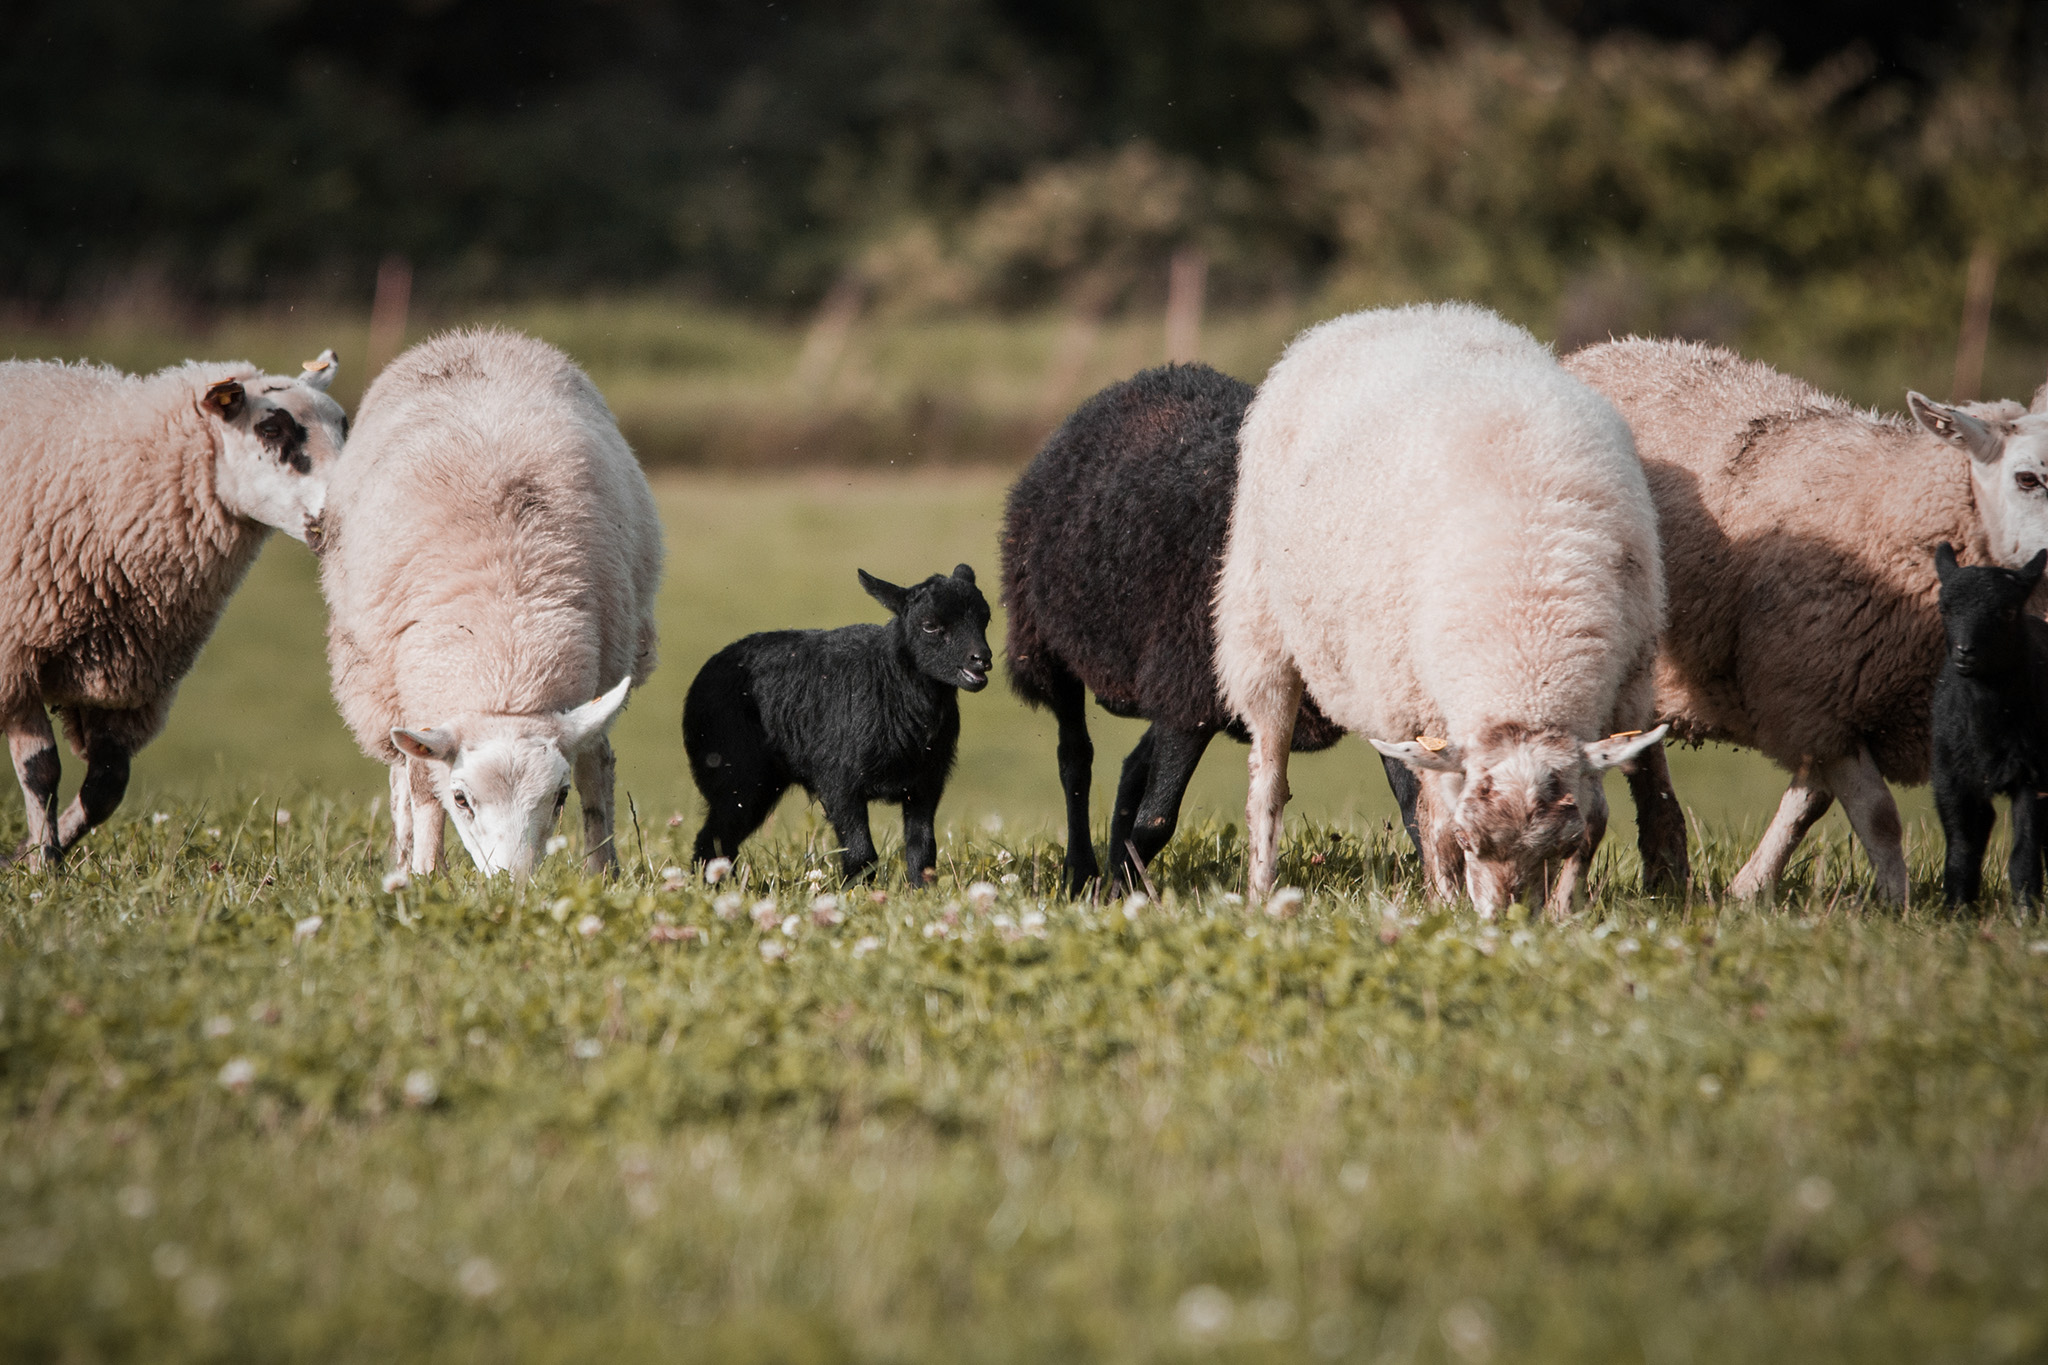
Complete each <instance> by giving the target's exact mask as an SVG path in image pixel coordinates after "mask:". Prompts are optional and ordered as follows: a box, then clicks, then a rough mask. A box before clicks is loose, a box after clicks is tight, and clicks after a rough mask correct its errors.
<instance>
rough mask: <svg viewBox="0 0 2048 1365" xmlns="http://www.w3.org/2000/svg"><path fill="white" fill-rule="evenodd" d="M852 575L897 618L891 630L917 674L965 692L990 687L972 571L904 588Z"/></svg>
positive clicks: (984, 608) (960, 569)
mask: <svg viewBox="0 0 2048 1365" xmlns="http://www.w3.org/2000/svg"><path fill="white" fill-rule="evenodd" d="M855 572H857V573H859V574H860V585H861V587H863V588H865V589H867V593H868V596H870V597H872V598H874V599H875V600H876V601H877V602H880V603H881V604H882V605H883V606H885V607H887V608H888V609H889V613H890V615H891V616H893V617H894V618H895V619H894V620H893V621H891V622H890V623H889V624H890V628H891V629H892V630H894V631H895V632H896V637H897V640H898V642H899V643H900V644H901V646H902V648H903V650H904V651H905V652H906V653H907V654H908V655H909V656H910V660H911V663H912V664H913V666H914V667H915V668H916V669H917V671H918V672H920V673H922V674H924V676H926V677H927V678H930V679H932V680H933V681H934V682H941V683H945V684H947V685H948V686H951V687H957V688H959V689H960V690H961V691H963V692H979V691H981V689H982V688H984V687H987V686H988V671H989V667H990V665H991V663H992V662H993V659H992V656H991V654H990V652H989V647H988V618H989V612H988V599H987V598H985V597H983V596H982V595H981V589H980V588H977V587H976V586H974V570H973V569H972V568H970V567H968V566H967V565H965V564H961V565H959V566H957V567H955V568H954V570H953V572H952V575H951V576H950V577H948V576H947V575H944V574H933V575H932V576H931V577H930V578H927V579H926V580H925V581H924V582H922V583H918V584H916V585H914V586H912V587H908V588H899V587H897V586H896V585H895V584H894V583H885V582H883V581H882V580H881V579H879V578H876V577H874V576H873V575H872V574H869V573H868V572H866V571H865V570H855Z"/></svg>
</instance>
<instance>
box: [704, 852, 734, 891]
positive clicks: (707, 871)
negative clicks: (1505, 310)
mask: <svg viewBox="0 0 2048 1365" xmlns="http://www.w3.org/2000/svg"><path fill="white" fill-rule="evenodd" d="M731 871H732V859H730V858H713V859H712V860H711V861H710V862H708V863H706V864H704V884H705V885H706V886H716V885H718V884H719V883H720V882H722V881H724V880H725V878H726V874H727V873H729V872H731Z"/></svg>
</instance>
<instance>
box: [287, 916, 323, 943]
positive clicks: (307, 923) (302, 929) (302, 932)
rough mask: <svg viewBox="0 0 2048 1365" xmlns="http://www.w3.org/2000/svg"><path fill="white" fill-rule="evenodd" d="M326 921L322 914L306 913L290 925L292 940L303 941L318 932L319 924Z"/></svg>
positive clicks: (295, 941)
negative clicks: (306, 914) (302, 917)
mask: <svg viewBox="0 0 2048 1365" xmlns="http://www.w3.org/2000/svg"><path fill="white" fill-rule="evenodd" d="M325 923H327V919H326V917H325V916H323V915H308V916H306V917H305V918H304V919H302V920H300V921H299V922H298V923H297V924H294V925H293V926H292V942H294V943H304V942H305V941H306V940H307V939H309V938H311V937H313V935H315V934H317V933H319V932H320V926H321V925H323V924H325Z"/></svg>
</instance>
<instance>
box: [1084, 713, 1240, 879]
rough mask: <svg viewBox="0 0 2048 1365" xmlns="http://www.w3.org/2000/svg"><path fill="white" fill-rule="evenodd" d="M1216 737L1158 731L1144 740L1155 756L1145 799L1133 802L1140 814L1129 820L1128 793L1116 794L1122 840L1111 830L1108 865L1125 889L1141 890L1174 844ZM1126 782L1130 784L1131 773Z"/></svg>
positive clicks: (1203, 732) (1205, 731) (1212, 733)
mask: <svg viewBox="0 0 2048 1365" xmlns="http://www.w3.org/2000/svg"><path fill="white" fill-rule="evenodd" d="M1155 736H1156V738H1155ZM1215 737H1216V732H1215V731H1214V730H1210V729H1207V728H1203V729H1199V730H1162V729H1160V728H1159V727H1158V726H1156V725H1155V726H1153V727H1152V729H1151V730H1149V731H1147V732H1146V739H1147V740H1148V741H1151V743H1152V755H1151V762H1150V763H1149V764H1148V765H1147V768H1146V781H1145V787H1144V796H1143V799H1142V800H1140V801H1136V802H1134V803H1133V804H1134V805H1135V806H1136V809H1135V810H1133V811H1131V813H1130V814H1129V815H1126V814H1125V804H1124V793H1123V792H1122V791H1121V790H1120V791H1118V793H1117V821H1118V823H1120V824H1121V825H1122V826H1123V837H1122V838H1121V839H1116V838H1115V833H1116V831H1115V829H1114V827H1112V829H1111V836H1112V847H1111V849H1110V859H1109V865H1110V866H1111V867H1113V868H1115V869H1116V876H1117V878H1118V879H1119V880H1120V881H1122V882H1123V883H1124V884H1125V885H1126V886H1137V885H1138V884H1139V883H1140V882H1141V881H1143V879H1144V871H1145V869H1146V868H1147V867H1149V866H1150V865H1151V863H1152V860H1153V859H1154V858H1156V857H1158V856H1159V850H1160V849H1162V848H1165V847H1166V842H1167V840H1169V839H1171V838H1173V831H1174V829H1175V828H1176V827H1177V826H1178V825H1179V824H1180V803H1181V798H1183V797H1184V796H1186V795H1187V790H1188V783H1189V781H1190V780H1192V779H1193V777H1194V775H1195V768H1196V767H1197V765H1199V764H1200V763H1201V761H1202V755H1203V754H1204V753H1206V752H1208V748H1209V741H1210V740H1212V739H1214V738H1215ZM1140 747H1142V745H1141V746H1140ZM1132 757H1134V758H1135V757H1136V755H1135V754H1133V755H1132ZM1125 780H1126V783H1127V784H1128V781H1129V772H1128V768H1127V769H1126V773H1125Z"/></svg>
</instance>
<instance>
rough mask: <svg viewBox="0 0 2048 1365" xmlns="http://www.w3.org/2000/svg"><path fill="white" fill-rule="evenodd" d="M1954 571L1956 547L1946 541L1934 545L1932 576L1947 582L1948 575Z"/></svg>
mask: <svg viewBox="0 0 2048 1365" xmlns="http://www.w3.org/2000/svg"><path fill="white" fill-rule="evenodd" d="M1955 571H1956V547H1955V546H1953V545H1951V544H1949V543H1948V542H1947V541H1945V540H1944V541H1943V542H1941V544H1939V545H1937V546H1935V547H1934V576H1935V577H1936V578H1938V579H1940V580H1941V581H1942V582H1944V583H1946V582H1948V576H1949V575H1950V574H1952V573H1954V572H1955Z"/></svg>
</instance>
